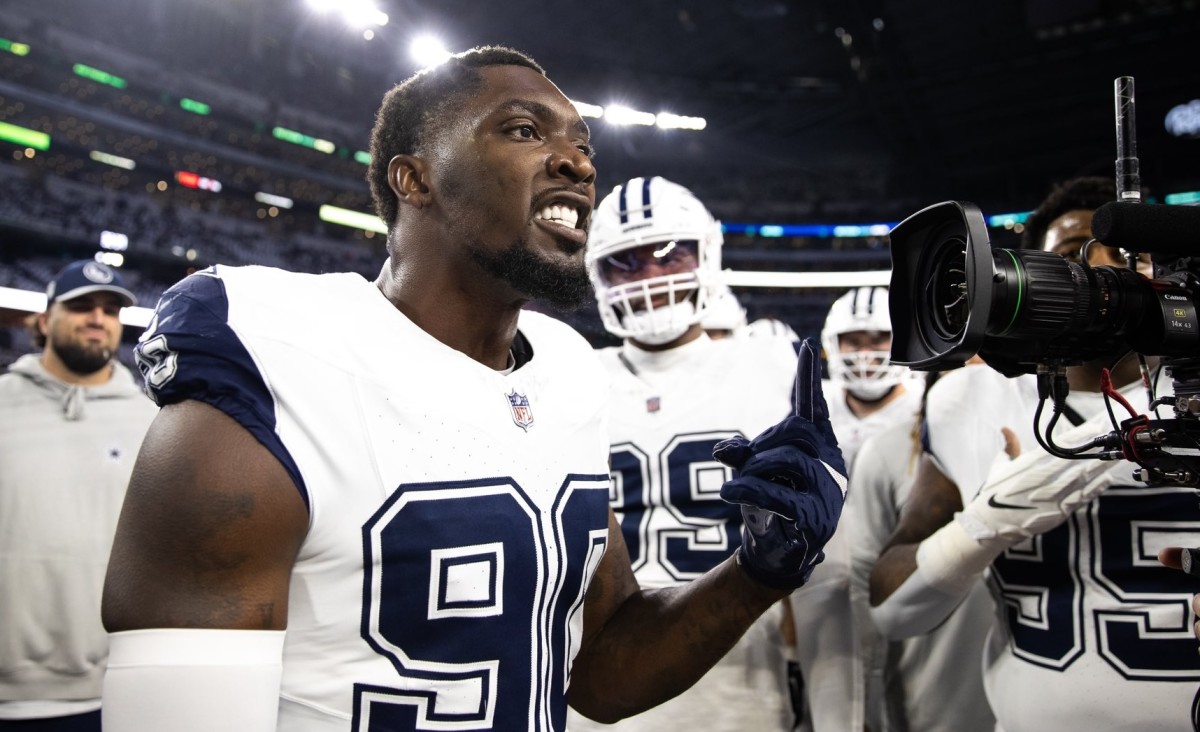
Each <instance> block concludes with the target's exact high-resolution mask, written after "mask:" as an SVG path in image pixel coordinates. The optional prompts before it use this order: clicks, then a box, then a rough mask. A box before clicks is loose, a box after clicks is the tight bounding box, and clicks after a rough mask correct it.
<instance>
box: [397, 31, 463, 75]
mask: <svg viewBox="0 0 1200 732" xmlns="http://www.w3.org/2000/svg"><path fill="white" fill-rule="evenodd" d="M408 54H409V56H411V57H412V60H413V61H416V62H417V65H418V66H420V67H421V68H423V69H428V68H430V67H433V66H437V65H438V64H443V63H445V62H446V61H447V60H448V59H449V58H450V57H451V56H453V55H454V54H452V53H450V51H448V50H446V46H445V44H443V43H442V42H441V41H440V40H438V39H437V38H434V37H433V36H417V37H416V38H415V39H413V42H412V45H410V46H409V47H408Z"/></svg>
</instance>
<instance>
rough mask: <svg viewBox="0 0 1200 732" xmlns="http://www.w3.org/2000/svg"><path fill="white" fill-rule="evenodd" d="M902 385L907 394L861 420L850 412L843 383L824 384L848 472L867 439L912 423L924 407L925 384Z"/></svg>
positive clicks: (906, 382) (917, 381)
mask: <svg viewBox="0 0 1200 732" xmlns="http://www.w3.org/2000/svg"><path fill="white" fill-rule="evenodd" d="M902 385H903V386H904V392H903V393H902V394H901V395H900V396H899V397H897V398H895V399H893V400H892V401H890V402H888V403H887V404H886V405H884V406H883V408H881V409H879V410H877V411H874V412H872V413H870V414H868V415H867V416H865V417H859V416H858V415H857V414H855V413H854V412H852V411H850V405H849V404H848V403H847V402H846V387H845V386H844V385H843V384H842V382H840V381H832V380H829V379H825V380H824V381H822V382H821V388H822V389H824V391H825V401H826V402H828V403H829V421H830V423H831V424H832V425H833V434H835V435H836V436H837V440H838V447H840V448H842V457H843V458H845V460H846V468H847V469H848V470H849V469H851V468H852V466H853V465H854V458H855V457H856V456H857V455H858V450H859V448H860V447H862V444H863V442H865V441H866V439H867V438H868V437H870V436H871V435H874V434H878V433H879V432H882V431H883V430H885V429H887V428H888V427H889V426H891V425H894V424H896V423H897V422H904V423H909V422H911V421H912V418H913V415H914V414H916V413H917V410H918V409H920V408H921V394H922V393H923V392H924V389H925V386H924V381H923V380H920V379H916V378H910V379H905V380H904V381H903V383H902ZM852 472H853V471H852Z"/></svg>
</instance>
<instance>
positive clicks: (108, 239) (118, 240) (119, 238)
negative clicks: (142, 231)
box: [100, 231, 129, 267]
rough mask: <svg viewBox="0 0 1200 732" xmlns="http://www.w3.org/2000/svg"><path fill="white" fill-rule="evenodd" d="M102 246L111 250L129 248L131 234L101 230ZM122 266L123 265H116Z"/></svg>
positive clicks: (117, 250)
mask: <svg viewBox="0 0 1200 732" xmlns="http://www.w3.org/2000/svg"><path fill="white" fill-rule="evenodd" d="M100 248H101V249H107V250H109V251H111V252H123V251H126V250H127V249H129V236H128V235H126V234H122V233H121V232H119V231H101V232H100ZM116 266H118V267H120V266H121V265H119V264H118V265H116Z"/></svg>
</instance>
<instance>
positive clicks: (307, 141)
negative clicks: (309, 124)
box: [271, 127, 337, 155]
mask: <svg viewBox="0 0 1200 732" xmlns="http://www.w3.org/2000/svg"><path fill="white" fill-rule="evenodd" d="M271 135H272V136H273V137H275V139H277V140H283V141H284V142H290V143H292V144H293V145H299V146H301V147H307V148H312V149H313V150H317V151H318V152H323V153H325V154H326V155H331V154H333V152H334V151H335V150H337V145H334V144H333V143H332V142H330V141H329V140H322V139H321V138H319V137H313V136H312V135H306V134H304V133H303V132H296V131H295V130H289V129H288V128H286V127H275V128H273V129H272V130H271Z"/></svg>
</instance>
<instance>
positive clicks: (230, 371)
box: [138, 266, 608, 732]
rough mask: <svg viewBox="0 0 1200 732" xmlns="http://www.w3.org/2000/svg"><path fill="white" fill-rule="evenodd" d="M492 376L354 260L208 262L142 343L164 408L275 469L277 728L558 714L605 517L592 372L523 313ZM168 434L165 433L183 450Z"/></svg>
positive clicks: (589, 360) (510, 723) (532, 722)
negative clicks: (251, 443)
mask: <svg viewBox="0 0 1200 732" xmlns="http://www.w3.org/2000/svg"><path fill="white" fill-rule="evenodd" d="M519 330H520V336H519V337H518V340H519V341H521V342H522V343H523V344H525V345H527V349H526V350H527V351H532V357H530V358H529V359H528V360H527V362H524V363H521V364H519V366H518V368H516V369H515V370H514V371H512V372H511V373H510V374H507V375H505V374H504V373H502V372H497V371H494V370H492V369H489V368H487V367H486V366H483V365H482V364H480V363H478V362H476V361H474V360H472V359H471V358H469V357H467V356H466V355H464V354H462V353H460V352H458V351H455V350H453V349H451V348H449V347H447V346H446V345H444V344H442V343H441V342H439V341H437V340H436V339H434V338H433V337H432V336H430V335H429V334H428V333H426V332H425V331H423V330H421V329H420V328H419V327H417V326H416V325H415V324H414V323H413V322H412V321H410V320H409V319H408V318H406V317H405V316H404V315H403V314H402V313H401V312H400V311H399V310H398V309H396V308H395V307H394V306H393V305H392V304H391V303H390V302H389V301H388V300H387V299H386V298H385V297H384V296H383V295H382V294H381V293H380V291H379V290H378V289H377V288H376V287H375V286H374V285H373V284H372V283H370V282H367V281H366V280H364V279H363V278H361V277H359V276H358V275H349V274H338V275H298V274H290V273H286V272H282V271H279V270H272V269H266V268H260V267H246V268H228V267H222V266H218V267H215V268H213V269H210V270H206V271H204V272H201V273H199V274H196V275H193V276H191V277H188V278H187V279H185V280H184V281H183V282H181V283H180V284H178V285H176V286H175V287H173V288H171V290H169V291H168V292H167V293H166V294H165V295H164V296H163V298H162V300H161V301H160V303H159V306H158V309H157V311H156V314H155V317H154V320H153V322H152V323H151V325H150V327H149V328H148V329H147V331H146V334H145V335H144V337H143V340H142V343H141V344H140V345H139V355H138V357H139V360H140V364H141V366H142V368H143V373H144V374H145V376H146V379H147V384H148V387H149V389H150V391H151V392H152V394H153V395H154V396H155V398H156V401H158V402H159V403H160V404H167V403H173V402H177V401H181V400H184V399H196V400H200V401H204V402H207V403H209V404H211V405H213V406H215V407H217V408H219V409H221V410H222V411H224V412H225V413H226V414H228V415H229V416H230V417H232V418H234V419H235V420H237V421H238V422H239V423H240V424H242V425H243V426H244V427H245V428H246V429H247V430H248V431H250V432H251V433H252V434H253V435H254V436H255V437H256V438H257V439H258V441H259V442H261V443H262V444H263V445H264V446H265V447H266V448H267V449H269V450H270V451H271V452H272V453H273V454H274V455H275V456H276V457H277V458H278V459H279V461H280V462H281V463H282V464H283V465H284V466H285V468H286V469H287V470H288V472H289V473H290V474H291V476H292V478H293V480H294V482H295V485H296V488H297V490H299V491H300V493H301V495H302V497H303V498H304V500H305V502H306V503H307V505H308V509H309V530H308V534H307V536H306V537H305V539H304V542H303V544H302V546H301V548H300V552H299V556H298V558H297V560H296V565H295V568H294V570H293V573H292V581H291V588H290V594H289V598H288V627H287V635H286V643H285V646H284V656H283V682H282V691H281V699H280V710H279V727H278V728H279V730H281V731H282V732H287V731H289V730H302V731H304V732H308V731H314V732H315V731H317V730H321V731H324V730H330V731H332V730H344V731H350V730H354V731H359V730H361V731H362V732H367V731H368V730H375V729H389V730H416V729H454V730H518V729H519V730H547V731H550V730H555V731H557V730H563V729H564V728H565V724H566V703H565V694H566V687H567V684H568V683H569V678H570V667H571V661H572V659H573V658H574V655H575V653H576V651H577V650H578V644H579V638H580V633H581V630H582V612H581V610H582V606H583V597H584V593H585V592H586V590H587V586H588V582H589V581H590V579H591V576H592V574H593V572H594V571H595V568H596V566H597V564H598V563H599V561H600V559H601V557H602V556H603V553H604V550H605V547H606V539H607V525H608V501H607V499H608V469H607V464H608V454H607V453H608V450H607V448H608V442H607V423H606V404H605V393H604V392H605V390H604V389H602V388H601V389H598V388H596V385H597V384H601V385H603V384H604V383H605V379H606V376H605V374H604V372H603V371H602V370H601V369H600V368H599V366H598V363H597V361H596V358H595V356H594V355H593V352H592V350H591V348H590V347H589V346H588V345H587V343H586V342H585V341H584V340H583V339H582V338H581V337H580V336H578V335H577V334H575V333H574V331H572V330H570V329H569V328H568V327H567V326H565V325H563V324H561V323H558V322H556V321H554V320H552V319H550V318H547V317H546V316H543V315H539V314H537V313H530V312H526V313H522V315H521V319H520V323H519ZM181 449H182V448H181Z"/></svg>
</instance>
